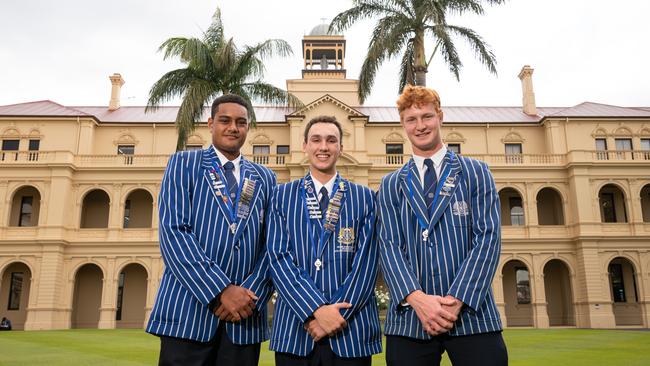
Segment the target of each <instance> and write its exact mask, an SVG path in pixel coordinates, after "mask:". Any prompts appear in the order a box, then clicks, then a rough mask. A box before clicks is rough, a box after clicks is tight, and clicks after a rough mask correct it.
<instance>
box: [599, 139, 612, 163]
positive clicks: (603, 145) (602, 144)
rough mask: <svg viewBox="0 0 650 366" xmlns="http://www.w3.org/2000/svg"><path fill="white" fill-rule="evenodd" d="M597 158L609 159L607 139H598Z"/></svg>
mask: <svg viewBox="0 0 650 366" xmlns="http://www.w3.org/2000/svg"><path fill="white" fill-rule="evenodd" d="M596 150H597V152H596V158H597V159H598V160H607V159H609V158H608V157H607V139H596Z"/></svg>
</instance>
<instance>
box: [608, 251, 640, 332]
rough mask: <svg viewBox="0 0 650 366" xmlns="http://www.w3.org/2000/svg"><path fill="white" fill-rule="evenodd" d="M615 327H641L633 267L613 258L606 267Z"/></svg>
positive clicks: (629, 263)
mask: <svg viewBox="0 0 650 366" xmlns="http://www.w3.org/2000/svg"><path fill="white" fill-rule="evenodd" d="M607 271H608V272H609V286H610V291H611V292H610V293H611V296H612V302H613V304H612V308H613V311H614V319H615V321H616V325H641V324H643V321H642V317H641V306H640V304H639V293H638V291H637V289H638V285H637V279H636V271H635V269H634V265H633V264H632V262H630V260H629V259H627V258H623V257H617V258H614V259H613V260H612V261H611V262H609V266H608V267H607Z"/></svg>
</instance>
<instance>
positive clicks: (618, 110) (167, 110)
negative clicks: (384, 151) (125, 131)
mask: <svg viewBox="0 0 650 366" xmlns="http://www.w3.org/2000/svg"><path fill="white" fill-rule="evenodd" d="M178 108H179V107H177V106H169V107H160V108H158V109H156V110H155V111H153V112H149V113H145V107H142V106H123V107H120V108H119V109H117V110H115V111H109V110H108V107H106V106H73V107H68V106H63V105H60V104H58V103H55V102H52V101H50V100H43V101H36V102H29V103H20V104H11V105H6V106H0V116H12V117H23V116H24V117H30V116H37V117H82V116H83V117H91V118H94V119H96V120H97V121H99V122H100V123H174V121H175V120H176V114H177V113H178ZM254 108H255V114H256V116H257V121H258V122H259V123H284V122H285V116H287V115H289V114H291V113H292V112H294V111H295V109H292V108H288V107H278V106H255V107H254ZM350 109H353V110H356V111H358V112H360V113H362V114H363V115H367V116H368V120H369V122H370V123H398V122H399V114H398V112H397V108H395V107H381V106H377V107H372V106H360V107H355V108H352V107H350ZM443 111H444V116H445V118H444V120H445V122H446V123H531V124H534V123H539V122H540V121H541V120H542V119H544V118H545V117H560V118H561V117H600V118H606V117H622V118H626V117H642V118H650V108H648V107H618V106H612V105H607V104H599V103H591V102H584V103H581V104H578V105H576V106H574V107H570V108H561V107H538V108H537V115H535V116H529V115H527V114H525V113H523V111H522V108H521V107H462V106H461V107H459V106H448V107H443ZM209 114H210V108H209V107H206V108H205V111H204V114H203V117H202V118H201V120H203V121H207V119H208V116H209Z"/></svg>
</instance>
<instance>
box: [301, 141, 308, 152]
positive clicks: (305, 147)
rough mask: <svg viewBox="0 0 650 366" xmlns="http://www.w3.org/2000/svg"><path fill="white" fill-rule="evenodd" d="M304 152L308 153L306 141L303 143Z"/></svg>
mask: <svg viewBox="0 0 650 366" xmlns="http://www.w3.org/2000/svg"><path fill="white" fill-rule="evenodd" d="M302 152H304V153H307V143H306V142H304V141H303V143H302Z"/></svg>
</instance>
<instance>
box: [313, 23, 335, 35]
mask: <svg viewBox="0 0 650 366" xmlns="http://www.w3.org/2000/svg"><path fill="white" fill-rule="evenodd" d="M329 28H330V25H329V24H327V23H322V24H319V25H317V26H315V27H314V28H312V30H311V32H309V35H310V36H329V35H330V34H329V33H328V30H329Z"/></svg>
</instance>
